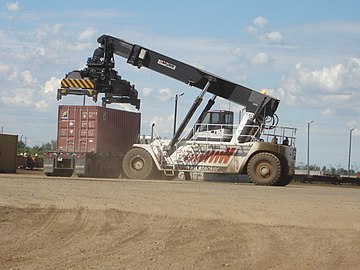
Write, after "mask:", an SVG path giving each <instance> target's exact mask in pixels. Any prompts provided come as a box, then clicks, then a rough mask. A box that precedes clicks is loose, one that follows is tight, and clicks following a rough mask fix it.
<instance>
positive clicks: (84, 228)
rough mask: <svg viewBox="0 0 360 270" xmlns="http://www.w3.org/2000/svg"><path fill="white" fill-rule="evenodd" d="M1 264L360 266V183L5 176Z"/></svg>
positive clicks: (0, 192) (0, 189) (0, 194)
mask: <svg viewBox="0 0 360 270" xmlns="http://www.w3.org/2000/svg"><path fill="white" fill-rule="evenodd" d="M0 233H1V234H0V235H1V236H0V269H7V270H10V269H13V270H15V269H19V270H22V269H359V265H360V189H359V188H350V187H339V186H336V187H335V186H314V185H289V186H287V187H260V186H253V185H252V184H246V183H219V182H201V181H157V180H153V181H140V180H139V181H134V180H122V179H112V180H106V179H96V180H91V179H81V178H46V177H44V176H43V175H41V174H30V175H29V174H22V173H21V174H0Z"/></svg>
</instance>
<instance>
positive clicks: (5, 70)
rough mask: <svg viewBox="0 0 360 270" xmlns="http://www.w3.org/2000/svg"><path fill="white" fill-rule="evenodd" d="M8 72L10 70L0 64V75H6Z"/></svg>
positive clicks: (3, 64) (5, 65)
mask: <svg viewBox="0 0 360 270" xmlns="http://www.w3.org/2000/svg"><path fill="white" fill-rule="evenodd" d="M9 70H10V67H9V66H8V65H7V64H5V63H2V62H0V75H1V74H5V73H8V72H9Z"/></svg>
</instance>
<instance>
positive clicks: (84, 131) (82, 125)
mask: <svg viewBox="0 0 360 270" xmlns="http://www.w3.org/2000/svg"><path fill="white" fill-rule="evenodd" d="M139 134H140V114H139V113H134V112H127V111H122V110H115V109H110V108H104V107H98V106H64V105H61V106H59V113H58V138H57V150H58V151H67V152H92V153H100V154H114V155H117V154H124V152H126V151H128V149H129V148H130V147H131V146H132V145H133V144H134V143H136V141H137V138H138V137H139Z"/></svg>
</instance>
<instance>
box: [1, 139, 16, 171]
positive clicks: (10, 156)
mask: <svg viewBox="0 0 360 270" xmlns="http://www.w3.org/2000/svg"><path fill="white" fill-rule="evenodd" d="M17 144H18V136H17V135H9V134H0V172H6V173H15V172H16V165H17V162H16V158H17Z"/></svg>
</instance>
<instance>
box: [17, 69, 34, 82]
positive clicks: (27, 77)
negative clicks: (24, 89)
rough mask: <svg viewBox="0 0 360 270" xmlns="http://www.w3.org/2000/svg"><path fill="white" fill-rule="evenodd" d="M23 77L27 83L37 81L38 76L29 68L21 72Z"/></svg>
mask: <svg viewBox="0 0 360 270" xmlns="http://www.w3.org/2000/svg"><path fill="white" fill-rule="evenodd" d="M21 78H22V79H23V81H24V84H25V85H30V84H33V83H36V78H34V77H33V76H32V75H31V72H30V71H29V70H25V71H23V72H21Z"/></svg>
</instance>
